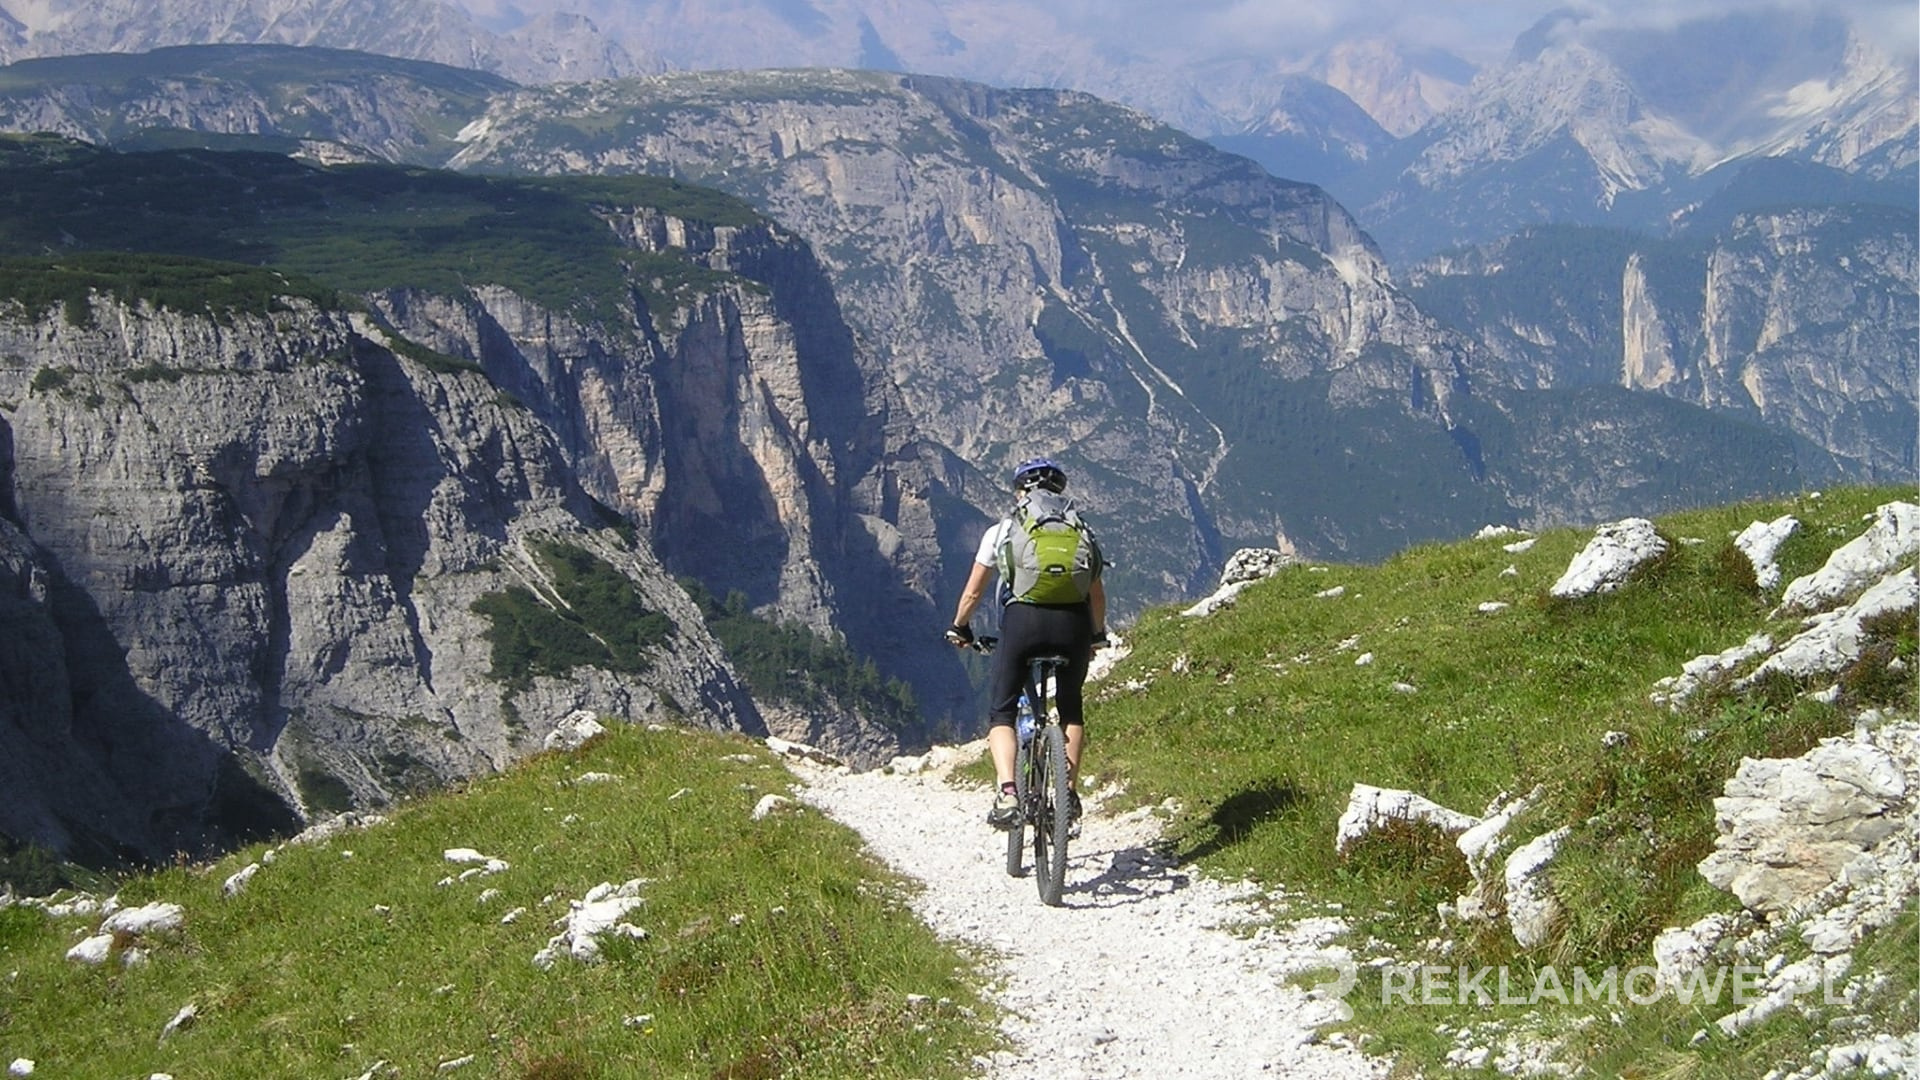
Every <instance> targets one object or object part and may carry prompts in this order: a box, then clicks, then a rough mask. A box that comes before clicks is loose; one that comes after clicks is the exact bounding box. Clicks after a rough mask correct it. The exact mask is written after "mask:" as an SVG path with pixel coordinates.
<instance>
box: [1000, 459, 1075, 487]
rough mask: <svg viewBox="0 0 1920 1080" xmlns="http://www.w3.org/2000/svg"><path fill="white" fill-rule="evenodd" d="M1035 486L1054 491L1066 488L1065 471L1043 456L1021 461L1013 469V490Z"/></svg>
mask: <svg viewBox="0 0 1920 1080" xmlns="http://www.w3.org/2000/svg"><path fill="white" fill-rule="evenodd" d="M1037 487H1039V488H1046V489H1047V490H1048V491H1054V492H1060V491H1065V490H1067V471H1066V470H1065V469H1062V468H1061V467H1060V466H1058V465H1055V464H1054V463H1053V462H1051V461H1049V460H1047V459H1046V458H1043V457H1041V458H1033V459H1031V460H1028V461H1023V462H1021V463H1020V465H1019V467H1018V468H1016V469H1014V470H1013V490H1015V491H1028V490H1030V489H1032V488H1037Z"/></svg>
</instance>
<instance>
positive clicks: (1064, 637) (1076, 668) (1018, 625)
mask: <svg viewBox="0 0 1920 1080" xmlns="http://www.w3.org/2000/svg"><path fill="white" fill-rule="evenodd" d="M1048 653H1056V654H1058V655H1060V656H1064V657H1066V658H1067V670H1066V671H1065V672H1064V673H1062V674H1061V676H1060V678H1059V680H1058V683H1059V685H1057V686H1056V687H1055V688H1054V691H1053V700H1054V703H1055V705H1056V706H1058V708H1059V710H1060V722H1061V723H1063V724H1078V723H1081V722H1082V721H1083V712H1084V710H1083V709H1082V707H1081V689H1082V688H1083V687H1084V686H1085V685H1086V682H1087V661H1088V659H1090V658H1091V657H1092V655H1093V612H1092V611H1091V609H1089V608H1088V607H1087V605H1085V604H1070V605H1063V606H1059V607H1046V606H1042V605H1039V604H1023V603H1013V604H1008V605H1007V606H1006V607H1005V608H1004V609H1002V610H1001V614H1000V644H998V645H996V646H995V647H994V650H993V662H992V665H991V666H990V667H989V668H988V669H987V723H988V725H989V726H991V727H998V726H999V725H1001V724H1008V725H1011V724H1012V723H1013V720H1014V716H1015V715H1016V714H1017V713H1018V712H1019V708H1020V691H1021V690H1023V689H1024V688H1025V687H1026V681H1027V663H1028V661H1030V660H1032V659H1033V658H1034V657H1036V656H1045V655H1047V654H1048Z"/></svg>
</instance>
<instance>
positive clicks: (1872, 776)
mask: <svg viewBox="0 0 1920 1080" xmlns="http://www.w3.org/2000/svg"><path fill="white" fill-rule="evenodd" d="M1725 790H1726V794H1725V795H1723V796H1721V797H1720V798H1717V799H1715V800H1714V801H1713V806H1714V812H1715V827H1716V828H1717V829H1718V831H1719V836H1718V837H1717V838H1716V839H1715V841H1714V852H1713V854H1711V855H1709V856H1707V857H1706V858H1705V859H1703V860H1701V862H1700V873H1701V876H1703V877H1705V878H1706V879H1707V881H1709V882H1710V883H1712V884H1713V885H1714V886H1715V887H1716V888H1721V889H1726V890H1728V891H1730V892H1732V893H1733V894H1734V895H1735V896H1736V897H1738V898H1739V900H1740V902H1741V903H1742V904H1743V905H1745V906H1746V907H1747V908H1748V909H1749V910H1751V911H1754V912H1756V913H1758V914H1762V915H1776V914H1780V913H1784V912H1790V911H1793V910H1795V909H1797V908H1798V907H1799V906H1801V905H1802V904H1803V903H1804V902H1805V901H1806V900H1807V899H1809V898H1810V897H1812V896H1813V894H1815V893H1817V892H1819V891H1820V890H1821V889H1823V888H1825V887H1826V886H1827V885H1829V884H1831V883H1832V882H1833V881H1834V880H1836V879H1837V878H1838V877H1839V876H1840V873H1841V871H1842V870H1843V869H1844V868H1845V867H1847V866H1848V864H1850V863H1852V862H1853V861H1854V860H1855V859H1857V858H1858V857H1859V856H1860V855H1861V853H1862V852H1864V851H1866V850H1868V849H1870V848H1872V847H1873V846H1874V845H1876V844H1878V843H1879V842H1880V841H1882V840H1884V839H1886V838H1888V837H1889V836H1891V835H1893V834H1894V833H1895V832H1896V831H1897V830H1899V829H1900V828H1901V825H1902V820H1903V819H1902V817H1901V815H1900V814H1898V813H1896V812H1895V811H1896V810H1897V809H1898V808H1900V807H1902V806H1903V805H1905V804H1906V803H1907V796H1908V783H1907V778H1906V775H1905V773H1904V771H1903V770H1902V769H1901V767H1900V764H1899V762H1897V761H1896V760H1894V759H1893V758H1892V757H1891V756H1890V755H1889V754H1888V753H1887V752H1886V751H1885V750H1883V749H1881V748H1880V747H1877V746H1874V745H1871V744H1864V743H1858V742H1854V741H1852V740H1850V739H1828V740H1826V741H1825V742H1822V743H1821V744H1820V745H1819V746H1816V747H1814V748H1813V749H1812V750H1810V751H1808V752H1807V753H1806V754H1805V755H1803V756H1801V757H1798V758H1764V759H1756V758H1748V759H1746V760H1745V761H1742V762H1741V763H1740V768H1739V771H1738V772H1736V773H1735V774H1734V777H1733V779H1731V780H1729V781H1727V783H1726V788H1725Z"/></svg>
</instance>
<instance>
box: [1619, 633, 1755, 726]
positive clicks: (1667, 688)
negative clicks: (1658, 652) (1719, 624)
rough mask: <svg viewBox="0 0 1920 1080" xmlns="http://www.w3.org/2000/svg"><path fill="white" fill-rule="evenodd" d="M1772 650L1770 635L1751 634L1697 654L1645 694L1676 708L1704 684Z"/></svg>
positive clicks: (1656, 702)
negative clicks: (1721, 649) (1725, 646)
mask: <svg viewBox="0 0 1920 1080" xmlns="http://www.w3.org/2000/svg"><path fill="white" fill-rule="evenodd" d="M1772 651H1773V638H1772V637H1771V636H1770V635H1768V634H1765V633H1757V634H1754V635H1753V636H1752V637H1749V638H1748V639H1747V640H1745V641H1743V642H1741V643H1740V644H1738V645H1735V646H1734V647H1733V648H1731V649H1728V650H1726V651H1725V652H1721V653H1709V654H1705V655H1702V656H1696V657H1694V658H1693V659H1691V660H1689V661H1687V662H1686V663H1684V664H1682V665H1680V674H1678V675H1669V676H1667V677H1666V678H1664V679H1661V680H1660V681H1659V682H1656V683H1654V684H1653V692H1652V693H1651V694H1649V695H1648V698H1649V700H1651V701H1652V702H1653V703H1654V704H1656V705H1665V706H1667V707H1668V708H1670V709H1674V710H1678V709H1679V708H1680V707H1681V706H1683V705H1685V704H1686V703H1687V701H1688V699H1690V698H1692V697H1693V695H1695V694H1697V693H1699V692H1700V690H1701V689H1702V688H1703V687H1706V686H1709V685H1711V684H1713V683H1716V682H1719V681H1721V680H1722V679H1725V678H1727V677H1729V676H1730V675H1731V674H1732V673H1733V672H1735V671H1738V670H1739V669H1740V668H1741V667H1743V666H1744V665H1746V664H1747V662H1748V661H1751V660H1753V659H1754V658H1755V657H1759V656H1765V655H1766V654H1767V653H1769V652H1772Z"/></svg>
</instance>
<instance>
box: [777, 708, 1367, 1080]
mask: <svg viewBox="0 0 1920 1080" xmlns="http://www.w3.org/2000/svg"><path fill="white" fill-rule="evenodd" d="M983 745H984V744H976V745H974V746H971V747H962V748H957V749H956V748H948V747H941V748H936V749H935V750H934V751H933V752H932V753H931V754H929V755H927V757H925V758H922V759H916V760H915V764H916V765H918V766H920V767H921V771H918V772H911V773H902V772H900V771H896V772H895V773H894V774H893V775H888V774H885V773H883V772H879V771H874V772H864V773H855V772H850V771H848V770H846V769H843V768H837V767H831V766H823V765H818V764H814V763H811V762H806V761H799V762H795V763H793V766H792V767H793V769H794V771H795V773H796V774H797V775H798V776H799V778H800V780H801V784H802V787H801V791H800V796H801V798H802V799H804V800H805V801H806V802H808V803H810V804H812V805H813V806H815V807H817V808H819V809H820V810H821V811H823V812H824V813H826V814H828V815H829V816H831V817H833V818H834V819H836V820H838V821H840V822H843V823H845V824H846V825H848V826H850V827H851V828H853V829H855V830H857V831H858V832H859V833H860V834H861V836H863V837H864V838H865V840H866V842H867V846H868V848H869V849H870V850H872V851H873V852H874V853H875V854H876V855H877V856H879V857H880V858H881V859H883V860H884V861H886V862H887V863H888V864H889V865H891V866H892V867H894V868H895V869H897V870H899V871H900V872H902V873H904V874H906V875H908V876H910V877H913V878H916V879H918V880H919V881H920V882H922V883H924V885H925V886H926V887H925V889H924V890H922V891H921V892H920V893H919V894H918V895H917V896H916V897H915V898H914V900H913V906H914V909H915V910H916V911H917V912H918V914H919V915H920V917H921V918H923V919H924V920H926V922H927V924H928V925H930V926H931V927H932V928H933V929H934V931H935V932H937V933H939V934H941V935H942V936H944V937H947V938H949V939H957V940H961V941H965V942H968V943H970V944H972V945H974V946H976V947H980V948H983V949H985V950H986V951H988V952H989V953H990V954H992V955H994V956H997V957H999V958H1000V960H999V963H998V966H997V970H996V972H995V975H996V982H995V985H994V987H993V988H992V993H993V996H994V997H995V998H996V999H997V1000H998V1001H999V1003H1000V1004H1001V1005H1002V1006H1003V1007H1004V1008H1005V1010H1006V1016H1007V1019H1006V1022H1005V1024H1004V1030H1005V1032H1006V1034H1007V1035H1008V1036H1009V1037H1010V1041H1011V1042H1012V1043H1013V1047H1014V1049H1013V1050H1012V1051H1003V1052H1001V1053H999V1054H996V1055H994V1057H993V1058H992V1059H991V1060H983V1061H982V1062H981V1064H983V1065H984V1066H985V1069H984V1072H985V1073H986V1074H987V1075H989V1076H991V1077H996V1078H1008V1080H1011V1078H1016V1077H1017V1078H1023V1080H1024V1078H1031V1077H1035V1076H1048V1077H1057V1078H1089V1080H1091V1078H1100V1080H1112V1078H1132V1077H1140V1078H1143V1080H1144V1078H1153V1080H1163V1078H1167V1077H1209V1078H1214V1077H1217V1078H1237V1077H1249V1076H1255V1077H1257V1076H1297V1077H1315V1078H1319V1077H1331V1078H1347V1077H1375V1076H1383V1075H1385V1072H1386V1063H1385V1062H1384V1061H1382V1060H1380V1059H1375V1058H1369V1057H1367V1056H1365V1055H1363V1054H1361V1053H1359V1052H1358V1051H1357V1050H1355V1049H1353V1048H1351V1047H1349V1046H1344V1045H1332V1044H1330V1043H1329V1042H1323V1041H1320V1040H1319V1039H1318V1038H1317V1037H1316V1036H1315V1034H1314V1032H1315V1028H1316V1026H1317V1025H1320V1024H1324V1023H1326V1022H1327V1021H1329V1020H1331V1019H1332V1018H1333V1017H1334V1014H1335V1010H1336V1009H1337V1007H1338V1006H1337V1004H1336V1003H1335V1002H1332V1001H1325V1000H1317V999H1314V998H1312V997H1310V996H1309V995H1308V993H1307V991H1306V989H1305V988H1304V987H1303V986H1301V985H1296V984H1297V983H1298V981H1299V980H1294V981H1292V982H1289V981H1288V978H1287V977H1288V976H1289V975H1292V974H1296V973H1300V972H1305V971H1311V970H1321V969H1324V968H1325V967H1326V966H1327V964H1326V961H1327V960H1328V959H1329V958H1330V957H1331V956H1334V955H1344V953H1343V951H1342V950H1341V949H1340V947H1339V946H1337V945H1330V944H1329V943H1328V939H1329V938H1331V937H1332V936H1334V935H1335V934H1337V933H1338V932H1339V930H1340V929H1341V927H1340V924H1339V923H1338V922H1337V921H1336V920H1332V919H1326V918H1315V919H1308V920H1305V921H1302V922H1300V923H1297V924H1292V925H1275V926H1273V927H1271V928H1262V929H1258V930H1256V931H1254V932H1252V933H1248V932H1246V931H1245V930H1244V929H1242V930H1241V931H1240V932H1237V933H1236V932H1233V931H1231V930H1230V929H1229V928H1230V927H1233V926H1235V925H1238V926H1241V927H1243V928H1244V927H1246V926H1248V925H1250V924H1264V923H1265V922H1267V917H1266V916H1265V915H1264V914H1263V913H1262V911H1261V910H1260V908H1259V907H1257V906H1256V903H1255V901H1256V900H1257V896H1256V893H1255V890H1254V889H1253V888H1252V887H1250V886H1247V885H1244V884H1239V883H1225V882H1220V881H1217V880H1214V879H1211V878H1207V877H1203V876H1201V875H1200V874H1199V873H1198V872H1197V871H1195V870H1194V869H1193V868H1191V867H1182V866H1177V865H1175V864H1174V863H1173V862H1172V861H1171V860H1169V859H1167V858H1166V857H1164V856H1162V855H1160V854H1158V853H1157V852H1156V851H1155V848H1154V839H1155V837H1156V836H1157V835H1158V831H1159V829H1158V824H1157V822H1156V820H1155V819H1154V818H1153V817H1152V816H1151V814H1150V813H1148V812H1146V811H1135V812H1132V813H1129V814H1125V815H1119V816H1114V815H1108V814H1105V813H1103V812H1101V809H1100V806H1099V803H1098V800H1096V799H1093V798H1089V799H1088V803H1087V818H1086V820H1085V822H1084V832H1083V834H1082V836H1081V837H1080V838H1079V839H1078V840H1076V841H1074V843H1073V845H1072V846H1071V848H1070V849H1069V855H1070V858H1069V861H1068V868H1067V889H1066V896H1065V905H1064V906H1063V907H1060V908H1048V907H1045V906H1043V905H1042V904H1041V903H1040V900H1039V897H1038V894H1037V890H1036V889H1035V887H1034V883H1033V879H1032V877H1031V876H1030V875H1031V856H1029V859H1028V863H1029V876H1026V877H1020V878H1011V877H1008V876H1007V873H1006V869H1005V857H1006V841H1005V838H1004V835H1003V834H1001V833H999V832H995V831H994V830H993V829H991V828H989V827H988V826H987V825H986V823H985V822H984V820H983V817H984V815H985V813H986V806H987V796H986V794H985V793H984V792H983V790H981V789H979V788H956V787H954V786H952V785H951V784H949V783H948V781H947V778H946V773H947V770H948V769H950V768H951V767H952V766H953V765H954V764H957V763H961V762H965V761H969V760H972V759H974V758H976V757H978V756H979V753H980V752H981V749H982V746H983ZM1313 981H1319V980H1317V979H1316V980H1313Z"/></svg>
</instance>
